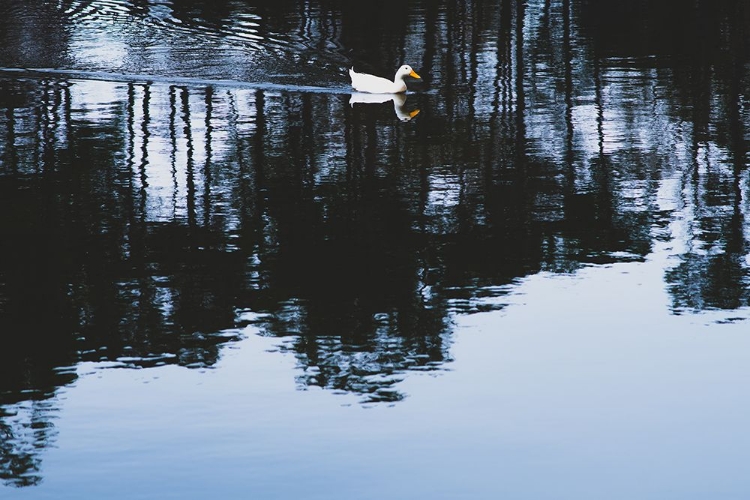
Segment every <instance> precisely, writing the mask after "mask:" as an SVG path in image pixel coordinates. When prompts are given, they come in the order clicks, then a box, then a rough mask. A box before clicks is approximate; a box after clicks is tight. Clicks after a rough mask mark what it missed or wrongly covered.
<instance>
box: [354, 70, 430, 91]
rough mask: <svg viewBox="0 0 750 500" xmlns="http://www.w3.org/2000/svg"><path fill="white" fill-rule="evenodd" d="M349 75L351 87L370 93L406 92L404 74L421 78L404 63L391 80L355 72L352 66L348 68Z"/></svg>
mask: <svg viewBox="0 0 750 500" xmlns="http://www.w3.org/2000/svg"><path fill="white" fill-rule="evenodd" d="M349 76H350V77H351V78H352V87H354V90H358V91H360V92H369V93H370V94H400V93H401V92H406V82H405V81H404V77H405V76H411V77H412V78H419V79H420V80H421V79H422V77H421V76H419V75H418V74H416V73H415V72H414V70H413V69H411V66H409V65H408V64H404V65H403V66H401V67H400V68H398V71H396V76H395V77H394V78H393V81H390V80H388V79H387V78H382V77H379V76H375V75H368V74H367V73H357V72H356V71H354V68H352V69H350V70H349Z"/></svg>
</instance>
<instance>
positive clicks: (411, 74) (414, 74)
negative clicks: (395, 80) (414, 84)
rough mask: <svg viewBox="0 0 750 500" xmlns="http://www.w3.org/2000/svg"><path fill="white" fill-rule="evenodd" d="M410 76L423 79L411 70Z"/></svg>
mask: <svg viewBox="0 0 750 500" xmlns="http://www.w3.org/2000/svg"><path fill="white" fill-rule="evenodd" d="M409 76H411V77H412V78H419V79H420V80H421V79H422V77H421V76H419V75H418V74H416V73H415V72H414V70H411V73H409Z"/></svg>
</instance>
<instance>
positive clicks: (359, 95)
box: [349, 92, 419, 122]
mask: <svg viewBox="0 0 750 500" xmlns="http://www.w3.org/2000/svg"><path fill="white" fill-rule="evenodd" d="M388 101H393V111H394V112H395V113H396V116H397V117H398V119H399V120H401V121H402V122H408V121H409V120H411V119H412V118H414V117H415V116H417V115H418V114H419V110H418V109H414V110H412V111H408V110H406V108H405V104H406V95H405V94H366V93H364V92H355V93H353V94H352V96H351V98H350V99H349V105H351V106H352V107H353V106H354V105H355V104H382V103H385V102H388Z"/></svg>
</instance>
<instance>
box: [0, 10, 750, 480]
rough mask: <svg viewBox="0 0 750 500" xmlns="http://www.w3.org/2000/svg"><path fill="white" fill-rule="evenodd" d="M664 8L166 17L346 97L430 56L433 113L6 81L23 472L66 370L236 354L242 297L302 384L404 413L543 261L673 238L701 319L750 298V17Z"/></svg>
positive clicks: (11, 450)
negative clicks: (360, 82)
mask: <svg viewBox="0 0 750 500" xmlns="http://www.w3.org/2000/svg"><path fill="white" fill-rule="evenodd" d="M68 3H73V4H75V3H76V2H68ZM214 4H215V5H214ZM604 4H606V5H607V6H609V7H613V8H615V9H617V16H614V17H612V16H609V15H607V16H604V15H603V14H602V12H603V11H602V10H601V9H602V5H604ZM66 5H67V4H66ZM159 5H160V6H161V7H164V6H163V5H162V3H161V2H160V3H159ZM128 6H129V7H130V8H131V11H129V12H130V13H129V15H131V16H133V17H134V18H138V19H140V18H141V17H148V16H154V15H155V13H154V12H155V7H156V4H155V3H154V2H148V1H138V2H131V3H130V4H128ZM642 7H644V8H638V9H634V8H632V6H628V5H627V4H623V3H622V2H619V3H618V2H590V1H586V0H577V1H576V0H570V1H561V2H552V1H520V0H518V1H516V0H503V1H500V2H456V1H449V0H445V1H439V2H411V3H407V5H406V6H402V8H404V9H405V10H406V11H408V12H407V13H406V14H408V15H403V16H397V19H396V20H395V22H389V23H388V24H387V26H385V27H383V26H382V25H381V23H379V22H374V21H373V20H375V19H377V18H378V17H379V16H381V15H382V12H385V10H382V9H381V8H380V7H378V8H374V7H373V8H372V9H373V10H372V12H370V14H371V15H370V16H362V14H361V13H360V11H359V10H358V9H359V7H357V9H355V8H354V7H352V6H344V5H340V4H339V3H338V2H326V1H321V2H302V3H300V2H291V3H287V2H256V3H254V5H252V6H248V5H244V4H241V3H237V2H223V1H222V2H218V3H216V2H215V3H212V4H211V5H209V3H208V2H202V1H198V0H196V1H190V2H176V3H175V5H173V6H171V8H168V9H167V10H168V13H167V14H165V13H164V12H163V11H159V13H160V15H163V16H164V19H163V22H162V24H158V26H160V28H159V29H161V30H163V31H160V32H159V33H160V34H162V35H163V36H164V39H165V41H164V42H163V43H164V44H165V47H163V48H164V49H165V54H169V57H172V56H174V54H172V52H171V51H174V53H175V54H180V53H181V52H180V51H184V50H185V47H183V46H182V44H184V43H185V40H186V38H185V33H188V34H189V35H195V36H196V37H197V36H202V37H206V38H210V40H212V41H213V42H212V43H211V44H208V45H207V46H210V47H212V49H211V50H206V49H205V47H204V50H203V51H197V52H196V54H195V58H194V59H190V60H191V61H200V62H201V63H202V64H203V66H201V67H203V68H205V70H206V71H208V72H213V71H215V72H216V73H211V74H210V75H208V77H211V78H213V77H215V78H217V79H222V78H228V77H235V78H239V77H242V76H243V75H246V74H248V73H245V71H248V72H249V71H250V70H246V69H244V68H242V67H239V65H237V64H235V63H236V61H237V60H238V57H239V56H238V54H246V55H247V54H249V53H252V55H247V57H248V58H250V57H252V58H253V59H252V60H253V63H254V64H255V66H253V69H252V71H253V73H252V75H253V76H254V77H257V76H259V75H260V77H267V78H269V79H272V78H275V76H274V75H277V74H281V75H286V76H284V78H288V79H290V80H295V78H296V79H305V78H306V77H305V78H303V77H294V75H299V74H303V75H307V73H305V72H304V71H302V70H300V69H299V67H298V65H301V64H303V63H302V62H300V61H302V60H303V59H305V58H309V61H307V59H305V64H309V65H310V66H309V67H313V68H318V67H322V68H325V71H322V72H321V73H319V74H313V73H311V74H310V79H311V80H313V81H317V80H318V79H321V78H322V79H324V80H325V83H326V84H327V85H329V87H330V86H333V87H335V86H336V85H338V83H331V80H330V78H332V77H331V76H330V75H331V74H332V70H333V69H336V68H337V67H342V68H343V67H347V66H349V65H350V63H352V62H355V63H356V64H357V65H358V67H359V66H362V68H363V70H370V71H372V72H376V73H389V72H391V71H392V70H393V68H394V67H396V66H397V65H398V64H400V63H402V62H406V61H404V59H406V58H408V59H409V60H410V61H411V63H412V64H413V65H414V66H415V67H416V68H419V72H420V74H423V75H424V76H425V80H426V82H425V89H424V90H425V91H424V92H422V91H420V92H413V93H411V94H410V96H409V102H410V105H413V106H414V108H415V109H420V111H421V112H420V114H419V115H418V116H412V117H411V118H412V119H411V120H409V121H403V122H402V121H400V120H399V116H396V115H394V113H393V110H392V109H391V108H390V106H389V105H387V106H364V105H362V106H360V105H357V106H354V107H352V106H351V105H350V102H349V101H350V99H351V96H350V94H349V93H348V88H347V89H346V92H343V91H342V92H341V93H336V92H330V91H319V92H307V91H300V89H299V88H298V87H294V86H289V87H288V88H286V89H285V90H279V91H271V90H263V89H262V88H256V89H254V88H252V87H247V86H245V87H243V86H242V85H223V84H220V83H218V82H216V83H215V84H212V85H197V84H195V85H193V84H185V83H184V82H182V83H175V82H171V81H169V79H168V78H165V79H164V80H160V81H151V80H150V79H146V78H144V79H143V81H141V80H139V79H138V78H132V79H130V81H126V82H121V83H116V82H107V81H98V80H97V79H92V78H88V79H87V78H82V79H73V78H63V77H61V76H60V77H54V76H50V75H49V74H48V75H46V76H45V77H44V78H40V77H33V75H31V74H26V73H24V74H22V76H19V75H18V74H16V73H8V71H5V72H4V73H3V75H2V76H1V77H0V107H2V113H1V116H0V158H2V164H1V165H0V230H1V231H2V234H3V239H2V241H0V331H2V332H3V334H2V337H0V370H2V372H0V373H2V378H0V397H1V398H2V399H0V404H1V405H2V406H0V408H3V411H4V412H5V413H3V414H2V415H0V432H2V436H3V437H2V438H1V439H0V450H1V451H0V452H1V453H2V465H1V466H0V471H1V472H0V473H1V474H2V477H3V478H4V479H6V480H8V481H10V482H15V483H16V484H19V485H22V484H33V483H34V481H36V480H37V479H34V477H38V475H39V474H38V469H39V460H38V455H36V454H35V453H36V451H34V450H37V449H38V448H40V447H42V446H44V443H45V442H46V441H48V440H49V439H50V438H51V436H52V432H51V425H49V423H48V422H49V420H46V421H45V418H47V417H45V412H47V411H48V408H47V407H46V406H44V405H45V404H47V403H49V404H53V403H52V401H53V400H51V399H50V397H51V396H53V395H54V394H55V392H56V390H57V389H58V388H59V387H61V386H63V385H65V384H67V383H69V382H70V381H71V380H72V379H73V376H71V375H70V374H69V373H68V374H66V373H65V372H60V370H59V368H60V367H69V366H74V365H75V364H76V363H78V362H80V361H109V362H114V363H117V364H118V366H153V365H156V364H162V363H176V364H180V365H182V366H188V367H203V368H205V367H210V366H213V365H214V364H215V363H216V361H217V359H218V358H219V355H220V351H221V347H222V344H223V343H225V342H226V341H227V339H231V338H235V337H236V336H237V335H239V332H240V329H239V328H240V327H241V326H242V325H241V321H240V320H238V318H237V311H240V310H252V311H255V312H259V313H263V316H262V317H263V318H264V319H263V320H262V321H261V323H260V327H261V329H262V332H263V334H265V335H270V336H277V337H280V338H283V339H284V340H283V342H282V345H283V349H285V350H287V351H289V352H292V353H294V355H295V356H296V358H297V360H298V363H299V370H298V372H297V373H298V375H297V376H298V382H299V384H300V386H301V387H307V386H320V387H324V388H327V389H331V390H334V391H345V392H352V393H356V394H359V395H361V396H362V401H365V402H381V401H382V402H394V401H399V400H401V399H403V398H404V397H405V396H406V395H405V394H403V393H402V392H400V390H399V384H398V382H399V380H401V379H402V378H403V377H404V373H405V372H406V371H408V370H436V369H441V368H443V367H444V366H445V365H446V363H449V362H450V360H451V354H450V342H451V322H452V319H453V317H454V315H455V314H459V313H464V312H474V311H481V310H487V309H491V308H497V307H502V304H503V301H502V300H501V299H502V297H503V294H505V293H506V290H507V285H509V284H512V283H513V282H514V281H515V280H517V279H519V278H522V277H524V276H527V275H529V274H533V273H536V272H539V271H542V270H546V271H552V272H574V271H575V270H577V269H578V268H580V267H581V266H585V265H590V264H592V263H596V264H598V263H611V262H617V261H623V260H642V259H645V258H646V257H647V256H648V255H649V253H650V252H651V251H652V249H653V247H654V245H655V244H656V243H657V242H659V241H665V240H667V241H669V242H670V243H671V244H673V246H674V248H675V251H674V252H675V256H674V257H675V259H676V261H677V264H676V265H675V266H674V267H672V268H670V269H668V270H667V271H666V276H665V279H666V281H667V284H668V287H669V290H670V293H671V294H672V297H673V310H674V312H676V313H682V312H685V311H700V310H703V309H706V308H722V309H734V308H738V307H744V306H747V305H748V299H749V297H748V288H747V282H748V279H749V275H748V265H749V264H748V258H747V255H748V249H747V235H746V233H747V228H746V226H747V223H746V210H747V203H746V201H745V200H746V199H747V194H748V193H747V186H748V183H747V169H746V166H745V157H746V147H745V144H744V142H745V136H746V130H745V128H746V127H745V122H746V121H747V119H748V117H747V113H746V111H745V108H746V107H747V106H746V104H745V97H744V96H745V95H747V93H748V92H747V86H748V79H747V75H746V70H745V66H744V61H745V59H746V58H745V47H746V45H747V43H748V41H747V37H746V35H745V33H744V31H743V29H742V27H743V23H744V22H745V20H746V19H747V13H746V12H745V8H744V6H743V4H742V3H740V2H730V3H728V4H722V6H721V7H720V8H716V9H714V8H713V4H711V5H709V4H708V3H707V2H700V1H699V2H697V3H695V6H694V7H691V8H683V7H679V8H678V7H676V4H675V3H673V2H665V3H664V5H663V6H661V7H658V6H655V4H654V5H651V4H649V6H642ZM709 7H711V8H709ZM44 8H45V9H49V6H47V4H46V3H45V7H44ZM367 8H370V7H367ZM170 9H171V10H170ZM156 10H158V9H156ZM152 11H153V12H152ZM50 12H52V13H50ZM55 12H57V11H54V10H53V11H48V10H44V12H43V16H44V19H46V23H47V24H44V23H41V24H40V23H39V22H36V23H33V22H31V20H30V18H24V19H25V21H24V22H25V23H26V24H24V26H27V27H28V29H29V30H30V32H33V33H35V34H39V37H38V38H35V40H36V41H35V44H36V45H34V47H32V49H33V50H32V52H38V51H40V50H41V49H39V47H42V48H44V49H45V50H46V49H49V48H50V47H54V43H53V41H52V40H53V39H54V40H57V38H56V36H57V34H60V33H57V32H56V31H53V32H52V33H43V32H44V31H45V28H44V26H47V25H48V24H49V23H50V22H51V21H54V19H55V16H57V17H58V18H59V19H58V21H59V22H58V23H55V22H52V24H53V25H57V24H59V25H60V26H65V29H62V28H60V30H61V31H62V34H63V35H64V36H62V35H61V36H60V37H59V40H60V43H62V44H68V43H73V42H72V41H69V38H68V37H69V35H70V33H76V30H85V27H83V26H82V25H81V24H76V23H72V24H71V26H68V21H69V19H67V18H66V17H65V16H62V15H61V14H60V12H62V11H60V12H57V14H55ZM93 12H94V14H95V13H96V9H94V10H93ZM605 12H608V11H605ZM40 15H42V14H40ZM673 15H674V16H676V17H674V18H672V17H670V16H673ZM389 19H390V18H389ZM670 19H674V20H675V21H674V22H673V21H669V20H670ZM647 21H648V22H647ZM667 21H669V22H667ZM170 23H171V24H170ZM6 24H7V22H6ZM83 24H85V23H83ZM92 24H93V22H92ZM172 25H174V26H177V25H179V29H178V28H175V27H174V26H173V27H172V28H170V26H172ZM683 25H690V26H694V27H695V30H694V31H696V30H697V31H696V32H700V33H701V36H700V37H694V36H692V35H686V34H684V33H687V31H685V30H684V29H683V28H682V26H683ZM237 26H241V27H243V29H244V30H245V31H242V30H239V31H233V29H234V27H237ZM664 26H666V28H664V30H665V31H664V32H662V31H661V30H662V28H663V27H664ZM657 27H658V28H657ZM172 29H174V30H175V31H174V32H173V31H171V30H172ZM634 29H635V30H637V35H633V30H634ZM60 30H58V31H60ZM136 31H137V30H136ZM230 33H232V36H230V35H229V34H230ZM284 33H288V36H287V37H286V38H284V37H281V36H280V34H284ZM665 33H666V34H665ZM126 34H127V33H126ZM126 34H124V35H123V36H125V35H126ZM142 35H143V34H142V33H141V32H137V34H130V36H132V37H133V39H132V40H130V41H131V42H132V44H131V45H132V46H129V47H128V51H131V52H136V51H137V47H142V46H143V43H142V42H143V40H142V39H141V38H140V37H141V36H142ZM237 37H240V38H242V37H244V38H245V39H247V40H252V43H250V42H248V43H249V45H233V44H234V43H235V42H237V40H238V38H237ZM264 37H265V38H264ZM274 37H278V40H276V39H275V38H274ZM125 38H126V39H127V37H125ZM77 39H78V40H80V39H81V37H80V36H79V37H78V38H77ZM3 40H4V41H5V42H6V48H4V49H3V50H4V52H3V53H2V54H4V55H3V57H4V58H5V59H3V61H4V62H3V64H7V65H11V64H14V65H15V64H19V65H20V64H21V63H24V61H23V51H22V50H21V49H22V47H21V46H20V44H21V43H22V41H20V39H19V40H14V39H12V37H9V36H6V37H4V38H3ZM200 40H201V43H203V42H206V39H204V38H200ZM217 40H221V41H222V43H224V44H228V45H229V46H230V48H229V49H227V50H226V52H221V50H220V49H219V48H218V47H220V46H221V44H220V43H216V41H217ZM136 42H138V43H136ZM206 43H208V42H206ZM134 47H135V48H134ZM166 49H169V50H166ZM264 50H266V51H268V53H273V54H281V55H282V56H284V57H276V56H274V57H272V58H270V59H273V64H269V63H268V61H267V60H265V59H262V58H257V57H258V55H257V54H256V53H255V52H253V51H257V52H263V51H264ZM53 52H54V51H53ZM687 54H690V57H687ZM694 55H695V57H694ZM69 56H70V54H69V53H68V52H67V51H66V50H62V49H61V50H60V52H59V53H58V54H57V56H54V55H52V56H49V57H52V58H53V59H55V57H58V58H59V60H58V59H55V60H56V61H57V62H58V63H59V66H65V63H66V62H70V61H68V60H67V59H66V57H69ZM308 56H309V57H308ZM45 57H47V56H45ZM129 57H132V58H133V60H137V61H140V62H144V61H147V60H150V59H149V58H150V57H153V53H149V52H148V51H145V52H144V53H143V54H130V53H129ZM165 57H167V58H168V59H169V57H168V56H166V55H165ZM43 59H44V60H45V61H48V59H46V58H43ZM178 59H179V58H178V57H176V56H174V57H172V58H171V59H169V61H171V63H172V64H175V65H176V67H175V68H172V69H175V71H176V73H178V74H179V73H180V72H183V73H186V72H187V70H186V69H185V67H184V66H179V67H177V66H178V64H179V61H178ZM240 59H242V58H241V57H240ZM217 60H218V61H219V63H218V64H217V63H216V61H217ZM242 60H243V61H244V59H242ZM26 62H28V61H26ZM53 62H54V61H53ZM140 62H139V64H140ZM71 64H72V63H71ZM144 64H145V63H144ZM266 64H269V65H268V66H266ZM29 65H30V64H29ZM50 66H55V65H53V64H50ZM217 67H219V69H216V68H217ZM307 67H308V66H306V68H307ZM223 68H229V69H223ZM368 68H369V69H368ZM188 69H190V68H188ZM178 70H179V71H178ZM310 71H311V72H312V71H313V70H310ZM290 75H291V76H290ZM279 78H281V77H279ZM126 80H127V79H126ZM285 82H286V81H285ZM274 83H277V82H276V81H275V80H274ZM287 83H288V82H287ZM304 83H308V82H307V81H305V82H304ZM342 88H343V87H342ZM318 90H320V89H318ZM323 90H326V89H323ZM328 90H330V89H328ZM410 109H411V108H410ZM665 186H666V187H665ZM669 186H672V187H673V188H674V191H675V192H676V193H678V194H677V195H676V196H675V197H671V196H670V195H665V194H664V192H665V190H666V189H667V187H669ZM675 186H676V187H675ZM18 207H23V209H22V210H19V209H18ZM19 345H20V347H18V346H19ZM32 402H33V404H31V409H28V408H27V406H24V405H26V404H27V403H32ZM35 405H37V406H35ZM34 408H37V409H34ZM19 415H21V416H22V417H23V418H21V417H19ZM29 429H37V430H39V432H31V434H29V432H30V431H29ZM30 435H33V437H29V436H30ZM29 443H33V445H29ZM24 481H28V483H24Z"/></svg>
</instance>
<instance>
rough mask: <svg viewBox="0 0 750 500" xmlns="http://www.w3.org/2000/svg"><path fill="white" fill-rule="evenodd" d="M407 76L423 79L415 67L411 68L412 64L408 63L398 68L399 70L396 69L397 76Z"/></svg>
mask: <svg viewBox="0 0 750 500" xmlns="http://www.w3.org/2000/svg"><path fill="white" fill-rule="evenodd" d="M405 76H410V77H412V78H418V79H419V80H421V79H422V77H421V76H419V75H418V74H417V73H416V72H415V71H414V70H413V69H411V66H409V65H408V64H404V65H403V66H401V67H400V68H398V71H396V78H403V77H405Z"/></svg>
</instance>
